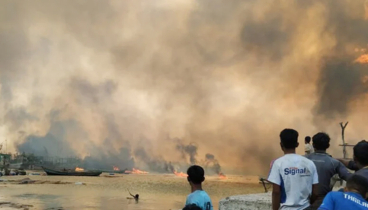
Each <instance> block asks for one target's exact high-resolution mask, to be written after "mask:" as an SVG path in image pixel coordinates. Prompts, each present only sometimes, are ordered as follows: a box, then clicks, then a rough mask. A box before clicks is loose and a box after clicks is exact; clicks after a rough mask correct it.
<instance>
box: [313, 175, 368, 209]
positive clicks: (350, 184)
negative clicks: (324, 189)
mask: <svg viewBox="0 0 368 210" xmlns="http://www.w3.org/2000/svg"><path fill="white" fill-rule="evenodd" d="M367 192H368V181H367V179H366V178H364V177H363V176H360V175H353V176H351V177H350V178H349V179H348V181H347V183H346V187H345V189H344V192H330V193H328V194H327V196H326V197H325V199H324V200H323V203H322V205H321V206H320V207H319V208H318V210H347V209H354V210H367V209H368V202H367V201H366V200H365V197H366V195H367Z"/></svg>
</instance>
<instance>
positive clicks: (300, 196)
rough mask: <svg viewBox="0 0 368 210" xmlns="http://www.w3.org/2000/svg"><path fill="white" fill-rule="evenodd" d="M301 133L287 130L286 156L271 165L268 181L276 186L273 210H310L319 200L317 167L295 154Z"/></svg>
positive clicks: (283, 133)
mask: <svg viewBox="0 0 368 210" xmlns="http://www.w3.org/2000/svg"><path fill="white" fill-rule="evenodd" d="M298 136H299V134H298V132H297V131H296V130H293V129H284V130H283V131H281V133H280V140H281V142H280V146H281V149H282V151H283V152H284V154H285V155H284V156H282V157H280V158H278V159H277V160H275V161H274V162H273V164H272V168H271V171H270V175H269V177H268V181H269V182H271V183H272V184H273V190H272V209H273V210H279V209H298V210H299V209H303V210H304V209H310V203H313V202H314V201H315V198H316V192H317V187H318V185H317V184H318V174H317V169H316V166H315V165H314V163H313V162H312V161H311V160H309V159H307V158H305V157H303V156H301V155H297V154H295V149H296V148H297V147H298V146H299V143H298Z"/></svg>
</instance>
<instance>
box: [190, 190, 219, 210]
mask: <svg viewBox="0 0 368 210" xmlns="http://www.w3.org/2000/svg"><path fill="white" fill-rule="evenodd" d="M190 204H196V205H197V206H198V207H200V208H201V209H202V210H213V205H212V201H211V198H210V196H208V194H207V193H206V192H205V191H204V190H196V191H194V192H192V193H191V194H189V195H188V197H187V201H186V204H185V205H190Z"/></svg>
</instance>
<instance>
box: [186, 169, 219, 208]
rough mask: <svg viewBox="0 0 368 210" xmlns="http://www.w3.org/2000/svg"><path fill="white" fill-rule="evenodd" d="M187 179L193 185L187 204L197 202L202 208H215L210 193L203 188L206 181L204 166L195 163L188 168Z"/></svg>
mask: <svg viewBox="0 0 368 210" xmlns="http://www.w3.org/2000/svg"><path fill="white" fill-rule="evenodd" d="M187 174H188V177H187V180H188V182H189V184H190V187H191V193H190V194H189V195H188V196H187V200H186V203H185V206H188V205H191V204H195V205H197V206H198V207H200V209H201V210H213V205H212V201H211V199H210V197H209V196H208V194H207V193H206V192H205V191H204V190H203V189H202V182H204V180H205V178H204V170H203V168H202V167H200V166H197V165H193V166H191V167H189V168H188V170H187Z"/></svg>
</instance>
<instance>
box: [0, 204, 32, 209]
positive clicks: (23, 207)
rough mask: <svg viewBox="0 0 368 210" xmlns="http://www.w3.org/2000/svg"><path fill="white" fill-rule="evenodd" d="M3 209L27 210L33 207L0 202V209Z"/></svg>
mask: <svg viewBox="0 0 368 210" xmlns="http://www.w3.org/2000/svg"><path fill="white" fill-rule="evenodd" d="M3 207H9V208H16V209H23V210H29V208H30V207H33V206H32V205H26V204H18V203H12V202H0V208H3Z"/></svg>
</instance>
